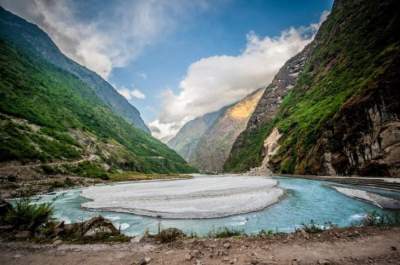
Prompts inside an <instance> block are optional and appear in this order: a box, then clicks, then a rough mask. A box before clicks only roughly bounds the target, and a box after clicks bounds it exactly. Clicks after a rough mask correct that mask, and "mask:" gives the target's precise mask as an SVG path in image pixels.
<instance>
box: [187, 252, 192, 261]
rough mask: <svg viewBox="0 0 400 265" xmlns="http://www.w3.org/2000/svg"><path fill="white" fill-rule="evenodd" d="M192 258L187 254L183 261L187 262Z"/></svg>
mask: <svg viewBox="0 0 400 265" xmlns="http://www.w3.org/2000/svg"><path fill="white" fill-rule="evenodd" d="M192 258H193V257H192V255H190V254H189V253H187V254H186V255H185V260H187V261H189V260H191V259H192Z"/></svg>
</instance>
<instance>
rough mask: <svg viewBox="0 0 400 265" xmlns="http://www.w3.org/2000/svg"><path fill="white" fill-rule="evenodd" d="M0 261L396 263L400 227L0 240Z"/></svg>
mask: <svg viewBox="0 0 400 265" xmlns="http://www.w3.org/2000/svg"><path fill="white" fill-rule="evenodd" d="M0 253H1V256H0V263H1V264H16V265H17V264H32V265H35V264H47V265H51V264H56V265H61V264H88V265H91V264H93V265H94V264H111V265H113V264H129V265H132V264H154V265H158V264H160V265H161V264H199V265H200V264H203V265H205V264H209V265H214V264H259V265H262V264H396V263H397V262H398V260H400V227H391V228H381V227H351V228H346V229H338V228H335V229H331V230H326V231H323V232H320V233H307V232H304V231H302V232H297V233H292V234H277V235H264V236H250V237H246V236H241V237H231V238H217V239H213V238H206V239H197V238H189V239H179V240H177V241H175V242H172V243H167V244H161V243H157V242H153V241H146V240H143V242H135V239H133V240H132V242H130V243H118V244H86V245H73V244H62V243H61V244H60V243H57V244H43V245H42V244H34V243H26V242H0Z"/></svg>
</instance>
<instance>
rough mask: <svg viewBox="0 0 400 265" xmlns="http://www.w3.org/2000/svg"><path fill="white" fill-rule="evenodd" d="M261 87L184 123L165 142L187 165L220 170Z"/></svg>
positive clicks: (245, 121) (204, 169)
mask: <svg viewBox="0 0 400 265" xmlns="http://www.w3.org/2000/svg"><path fill="white" fill-rule="evenodd" d="M263 92H264V89H263V88H260V89H257V90H256V91H255V92H253V93H251V94H250V95H248V96H246V97H245V98H243V99H242V100H240V101H238V102H236V103H234V104H232V105H229V106H226V107H223V108H221V109H220V110H219V111H217V112H213V113H209V114H206V115H204V116H202V117H200V118H197V119H195V120H193V121H191V122H189V123H187V124H186V125H185V126H184V127H183V128H182V129H181V130H180V131H179V132H178V134H177V136H176V137H175V138H173V139H172V140H171V141H170V143H169V145H170V146H171V147H172V148H174V149H175V148H176V149H175V150H177V151H178V153H180V154H181V155H182V156H183V157H184V158H185V159H186V160H187V161H188V162H189V163H190V164H191V165H194V166H195V167H197V168H198V169H200V170H202V171H206V172H221V171H222V169H223V165H224V162H225V160H226V158H227V157H228V155H229V152H230V149H231V147H232V144H233V143H234V141H235V139H236V137H237V136H238V135H239V134H240V132H241V131H243V130H244V129H245V128H246V124H247V121H248V119H249V118H250V115H251V113H252V112H253V111H254V108H255V106H256V105H257V102H258V100H259V99H260V97H261V95H262V94H263Z"/></svg>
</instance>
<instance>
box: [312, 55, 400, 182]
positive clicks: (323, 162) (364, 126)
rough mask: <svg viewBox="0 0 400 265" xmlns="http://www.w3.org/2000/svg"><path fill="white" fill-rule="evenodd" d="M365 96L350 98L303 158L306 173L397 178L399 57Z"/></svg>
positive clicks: (399, 159)
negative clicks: (304, 158) (304, 159)
mask: <svg viewBox="0 0 400 265" xmlns="http://www.w3.org/2000/svg"><path fill="white" fill-rule="evenodd" d="M395 57H396V58H393V62H392V64H391V66H390V67H389V69H387V70H386V71H385V73H383V74H382V75H381V76H379V78H378V81H377V82H376V83H374V84H371V87H370V88H369V89H367V90H366V91H365V92H364V93H361V94H359V95H356V96H353V97H352V98H350V99H349V100H348V101H347V102H346V104H345V105H344V106H343V107H342V108H341V110H340V111H339V112H338V113H337V114H336V115H335V117H334V118H333V119H332V121H330V122H329V123H328V124H327V125H326V126H325V127H324V131H323V133H322V135H321V136H320V138H319V139H318V140H317V144H316V146H315V147H313V148H312V150H311V152H310V153H309V155H307V157H306V161H305V164H306V167H309V169H307V171H310V172H314V173H316V174H329V175H351V174H357V175H367V176H400V90H399V87H400V79H399V77H398V73H400V56H399V54H397V55H395Z"/></svg>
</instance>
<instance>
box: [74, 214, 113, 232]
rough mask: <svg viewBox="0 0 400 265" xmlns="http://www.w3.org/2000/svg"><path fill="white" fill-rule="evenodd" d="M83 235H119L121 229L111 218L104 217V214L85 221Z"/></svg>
mask: <svg viewBox="0 0 400 265" xmlns="http://www.w3.org/2000/svg"><path fill="white" fill-rule="evenodd" d="M82 226H83V229H82V230H83V236H85V237H95V236H97V235H100V234H101V235H118V234H119V231H118V230H117V229H116V228H115V226H114V225H113V224H112V222H111V221H110V220H107V219H105V218H103V217H102V216H98V217H93V218H92V219H90V220H88V221H86V222H84V223H83V224H82Z"/></svg>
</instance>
